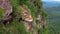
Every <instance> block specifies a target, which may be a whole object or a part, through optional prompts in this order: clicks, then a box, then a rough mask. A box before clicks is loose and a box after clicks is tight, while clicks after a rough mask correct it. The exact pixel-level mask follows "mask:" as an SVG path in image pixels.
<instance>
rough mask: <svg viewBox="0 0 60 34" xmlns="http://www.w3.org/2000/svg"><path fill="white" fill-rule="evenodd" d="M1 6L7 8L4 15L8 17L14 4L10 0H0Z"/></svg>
mask: <svg viewBox="0 0 60 34" xmlns="http://www.w3.org/2000/svg"><path fill="white" fill-rule="evenodd" d="M0 7H1V8H3V9H5V11H4V14H3V17H7V16H9V14H10V13H12V6H11V5H10V2H9V0H0Z"/></svg>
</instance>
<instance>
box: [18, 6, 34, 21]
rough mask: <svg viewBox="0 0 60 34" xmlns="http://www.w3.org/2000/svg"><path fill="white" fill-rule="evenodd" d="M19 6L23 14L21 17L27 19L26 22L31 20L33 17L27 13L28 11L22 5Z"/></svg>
mask: <svg viewBox="0 0 60 34" xmlns="http://www.w3.org/2000/svg"><path fill="white" fill-rule="evenodd" d="M19 8H20V9H21V10H22V14H23V16H22V19H24V20H25V21H28V22H32V21H33V18H32V16H31V15H30V14H29V13H28V12H29V11H28V10H27V9H26V8H24V7H22V6H19Z"/></svg>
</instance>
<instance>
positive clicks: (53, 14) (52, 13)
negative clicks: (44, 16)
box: [43, 2, 60, 18]
mask: <svg viewBox="0 0 60 34" xmlns="http://www.w3.org/2000/svg"><path fill="white" fill-rule="evenodd" d="M43 7H44V8H45V9H46V11H47V12H48V14H49V18H60V2H43Z"/></svg>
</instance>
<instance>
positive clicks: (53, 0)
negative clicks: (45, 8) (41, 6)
mask: <svg viewBox="0 0 60 34" xmlns="http://www.w3.org/2000/svg"><path fill="white" fill-rule="evenodd" d="M42 1H60V0H42Z"/></svg>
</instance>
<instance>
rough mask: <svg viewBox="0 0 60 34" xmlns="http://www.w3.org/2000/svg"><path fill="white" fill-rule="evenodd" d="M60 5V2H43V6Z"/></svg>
mask: <svg viewBox="0 0 60 34" xmlns="http://www.w3.org/2000/svg"><path fill="white" fill-rule="evenodd" d="M59 5H60V2H46V1H45V2H43V7H45V8H46V7H52V6H55V7H57V6H59Z"/></svg>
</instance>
